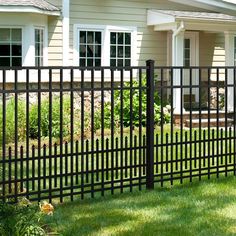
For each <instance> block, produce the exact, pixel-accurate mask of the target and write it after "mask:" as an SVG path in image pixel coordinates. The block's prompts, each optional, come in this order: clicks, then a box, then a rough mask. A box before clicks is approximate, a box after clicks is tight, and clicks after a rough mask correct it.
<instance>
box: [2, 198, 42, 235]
mask: <svg viewBox="0 0 236 236" xmlns="http://www.w3.org/2000/svg"><path fill="white" fill-rule="evenodd" d="M39 220H40V213H39V212H38V207H36V206H33V205H31V204H30V203H29V202H28V201H27V200H26V199H23V200H21V201H20V202H19V203H18V204H15V205H13V204H7V203H3V202H1V203H0V235H2V236H31V235H36V236H40V235H42V236H43V235H46V233H45V231H44V229H43V228H42V227H41V226H40V222H39Z"/></svg>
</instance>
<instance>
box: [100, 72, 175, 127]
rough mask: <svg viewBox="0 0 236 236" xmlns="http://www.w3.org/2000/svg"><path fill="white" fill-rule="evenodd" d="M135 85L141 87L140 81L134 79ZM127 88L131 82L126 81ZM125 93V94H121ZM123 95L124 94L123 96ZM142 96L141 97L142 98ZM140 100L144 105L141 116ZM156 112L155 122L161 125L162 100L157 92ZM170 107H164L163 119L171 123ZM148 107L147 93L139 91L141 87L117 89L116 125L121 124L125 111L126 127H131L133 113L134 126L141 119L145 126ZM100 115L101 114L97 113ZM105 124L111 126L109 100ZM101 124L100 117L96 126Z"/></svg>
mask: <svg viewBox="0 0 236 236" xmlns="http://www.w3.org/2000/svg"><path fill="white" fill-rule="evenodd" d="M132 86H133V87H136V88H138V87H140V84H139V81H138V80H134V81H133V85H132ZM124 87H125V88H129V87H130V83H129V82H126V83H124ZM142 87H146V78H145V77H143V78H142ZM121 93H123V94H121ZM121 95H122V96H121ZM140 96H141V98H140ZM121 97H122V98H123V104H122V109H121ZM131 97H132V111H130V98H131ZM140 100H141V106H142V113H141V117H140V115H139V113H140ZM154 102H155V103H154V112H155V116H154V119H155V124H157V125H159V124H160V123H161V120H162V117H161V116H162V114H161V102H160V98H159V96H158V93H157V92H155V94H154ZM167 107H168V108H166V107H164V109H163V121H164V123H169V122H170V109H171V108H169V106H167ZM146 109H147V94H146V91H145V90H143V91H142V92H141V93H140V92H139V89H135V90H132V91H131V90H130V89H125V90H123V91H122V92H121V91H120V90H118V91H115V93H114V122H115V126H116V127H117V126H120V125H121V124H120V119H121V112H122V111H123V112H122V113H123V124H122V125H123V126H124V127H129V126H130V125H131V115H132V125H133V126H139V123H140V120H141V124H142V125H143V126H145V125H146V119H147V114H146ZM99 112H100V111H99ZM97 116H99V115H97ZM104 124H105V128H110V126H111V103H110V102H107V103H106V104H105V106H104ZM100 126H101V119H98V121H97V123H96V128H97V129H98V128H100Z"/></svg>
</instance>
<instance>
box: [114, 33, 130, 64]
mask: <svg viewBox="0 0 236 236" xmlns="http://www.w3.org/2000/svg"><path fill="white" fill-rule="evenodd" d="M130 65H131V33H125V32H110V66H130Z"/></svg>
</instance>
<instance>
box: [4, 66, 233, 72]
mask: <svg viewBox="0 0 236 236" xmlns="http://www.w3.org/2000/svg"><path fill="white" fill-rule="evenodd" d="M154 68H155V69H159V70H160V69H170V70H171V69H216V70H217V69H234V70H236V66H188V67H187V66H155V67H154ZM138 69H142V70H145V69H149V67H148V66H127V67H122V66H118V67H111V66H99V67H96V66H95V67H93V66H89V67H82V66H21V67H19V66H11V67H10V66H0V70H1V71H4V70H81V71H86V70H87V71H92V70H114V71H115V70H118V71H121V70H126V71H129V70H138Z"/></svg>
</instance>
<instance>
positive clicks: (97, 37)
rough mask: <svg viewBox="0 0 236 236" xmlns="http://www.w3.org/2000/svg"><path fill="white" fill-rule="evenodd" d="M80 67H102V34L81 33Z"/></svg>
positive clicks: (93, 32) (96, 32) (95, 32)
mask: <svg viewBox="0 0 236 236" xmlns="http://www.w3.org/2000/svg"><path fill="white" fill-rule="evenodd" d="M79 37H80V42H79V54H80V55H79V56H80V66H101V58H102V32H101V31H86V30H83V31H82V30H81V31H80V36H79Z"/></svg>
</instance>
